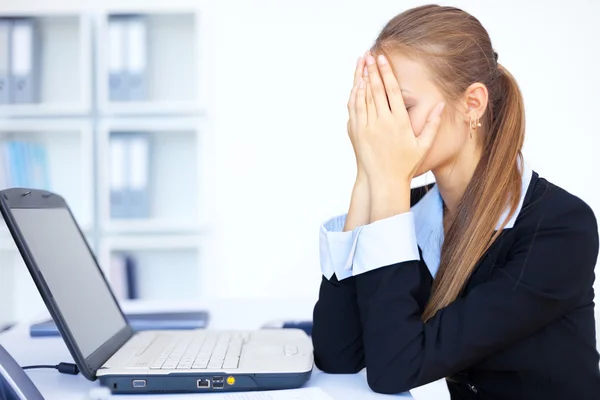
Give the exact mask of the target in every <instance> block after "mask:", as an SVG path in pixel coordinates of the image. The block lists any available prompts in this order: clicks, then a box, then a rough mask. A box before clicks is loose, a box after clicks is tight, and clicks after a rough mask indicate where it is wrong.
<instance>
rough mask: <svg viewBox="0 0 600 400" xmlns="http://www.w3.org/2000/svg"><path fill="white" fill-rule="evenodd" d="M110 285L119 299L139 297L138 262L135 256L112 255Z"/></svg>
mask: <svg viewBox="0 0 600 400" xmlns="http://www.w3.org/2000/svg"><path fill="white" fill-rule="evenodd" d="M109 276H110V286H111V288H112V290H113V292H114V293H115V297H116V298H117V300H124V299H128V300H135V299H138V298H139V294H138V285H139V283H138V277H137V263H136V260H135V258H134V257H133V256H130V255H127V254H122V253H113V254H111V257H110V275H109Z"/></svg>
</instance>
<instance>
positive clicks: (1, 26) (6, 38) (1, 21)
mask: <svg viewBox="0 0 600 400" xmlns="http://www.w3.org/2000/svg"><path fill="white" fill-rule="evenodd" d="M11 31H12V21H11V20H10V19H7V18H0V104H8V103H10V102H11V94H10V92H11V86H12V85H11V78H10V76H11V73H10V64H11V60H10V56H11V53H12V52H11V49H10V48H11V44H12V39H11Z"/></svg>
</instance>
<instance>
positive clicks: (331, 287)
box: [312, 275, 365, 374]
mask: <svg viewBox="0 0 600 400" xmlns="http://www.w3.org/2000/svg"><path fill="white" fill-rule="evenodd" d="M362 339H363V338H362V325H361V322H360V313H359V309H358V303H357V300H356V282H355V278H354V277H350V278H347V279H344V280H342V281H338V279H337V278H336V276H335V275H334V276H333V277H332V278H331V279H329V280H328V279H327V278H325V277H323V278H322V281H321V288H320V290H319V300H318V301H317V304H316V305H315V308H314V312H313V330H312V342H313V348H314V356H315V365H316V366H317V368H319V369H320V370H321V371H324V372H327V373H330V374H353V373H356V372H359V371H361V370H362V369H363V368H364V367H365V357H364V350H363V341H362Z"/></svg>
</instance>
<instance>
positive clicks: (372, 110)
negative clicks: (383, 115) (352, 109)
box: [363, 67, 377, 119]
mask: <svg viewBox="0 0 600 400" xmlns="http://www.w3.org/2000/svg"><path fill="white" fill-rule="evenodd" d="M363 80H364V82H365V85H366V90H365V102H366V104H367V119H368V118H376V117H377V107H376V105H375V99H373V88H372V86H371V79H370V76H369V70H368V68H367V67H365V68H364V70H363Z"/></svg>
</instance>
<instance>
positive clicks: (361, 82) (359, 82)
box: [358, 79, 365, 89]
mask: <svg viewBox="0 0 600 400" xmlns="http://www.w3.org/2000/svg"><path fill="white" fill-rule="evenodd" d="M358 88H359V89H364V88H365V81H363V80H362V79H359V80H358Z"/></svg>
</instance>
